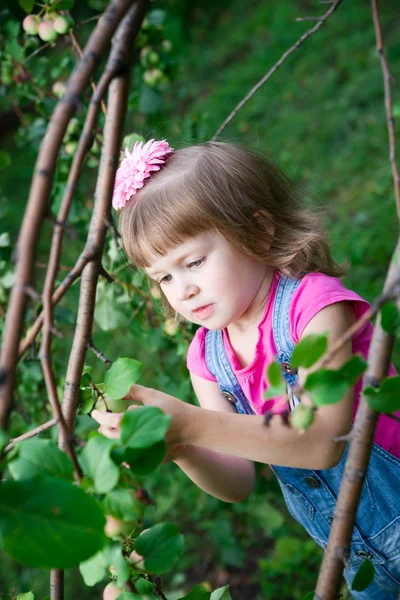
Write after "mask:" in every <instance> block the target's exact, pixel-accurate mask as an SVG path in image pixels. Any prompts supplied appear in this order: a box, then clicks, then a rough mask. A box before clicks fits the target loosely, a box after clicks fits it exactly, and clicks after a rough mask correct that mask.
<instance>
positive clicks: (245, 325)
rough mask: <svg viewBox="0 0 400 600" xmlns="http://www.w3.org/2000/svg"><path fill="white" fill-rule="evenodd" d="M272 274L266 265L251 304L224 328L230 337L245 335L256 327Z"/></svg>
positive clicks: (262, 310) (262, 312)
mask: <svg viewBox="0 0 400 600" xmlns="http://www.w3.org/2000/svg"><path fill="white" fill-rule="evenodd" d="M273 276H274V270H273V269H271V268H269V267H266V270H265V275H264V277H263V278H262V280H261V283H260V287H259V288H258V291H257V293H256V295H255V296H254V298H253V300H252V302H251V304H250V305H249V306H248V308H247V310H246V311H245V312H244V313H243V314H242V315H241V316H240V317H239V319H236V321H234V322H233V323H230V324H229V325H228V326H227V328H226V329H227V332H228V334H229V336H230V337H231V336H233V337H237V336H240V335H246V334H247V333H249V332H250V331H252V330H254V329H258V325H259V323H260V321H261V319H262V317H263V315H264V311H265V305H266V303H267V301H268V296H269V292H270V289H271V283H272V278H273Z"/></svg>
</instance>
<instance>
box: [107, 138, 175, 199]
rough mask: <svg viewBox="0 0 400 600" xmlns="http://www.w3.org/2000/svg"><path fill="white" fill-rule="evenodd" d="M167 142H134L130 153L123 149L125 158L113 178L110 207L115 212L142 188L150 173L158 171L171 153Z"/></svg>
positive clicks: (171, 150)
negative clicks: (111, 206)
mask: <svg viewBox="0 0 400 600" xmlns="http://www.w3.org/2000/svg"><path fill="white" fill-rule="evenodd" d="M173 150H174V149H173V148H171V147H170V146H169V145H168V142H166V141H165V140H161V141H159V142H157V141H154V140H149V141H148V142H147V143H146V144H144V145H143V142H136V144H135V146H134V148H133V150H132V152H129V150H128V149H127V148H126V149H125V158H124V160H123V161H122V163H121V166H120V167H119V169H117V173H116V176H115V184H114V192H113V198H112V205H113V207H114V208H115V209H116V210H120V209H121V208H124V206H126V205H127V204H128V202H129V200H130V199H131V198H132V196H134V195H135V194H136V192H137V191H138V190H140V189H141V188H142V187H143V186H144V180H145V179H147V177H150V174H151V172H152V171H159V170H160V168H161V167H160V165H162V164H163V163H165V158H166V157H167V156H168V155H169V154H171V152H173Z"/></svg>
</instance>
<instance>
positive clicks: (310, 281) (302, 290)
mask: <svg viewBox="0 0 400 600" xmlns="http://www.w3.org/2000/svg"><path fill="white" fill-rule="evenodd" d="M280 276H281V275H280V273H279V272H275V273H274V276H273V279H272V283H271V288H270V292H269V295H268V299H267V302H266V306H265V312H264V315H263V317H262V319H261V322H260V324H259V326H258V330H259V335H258V341H257V344H256V349H255V356H254V359H253V361H252V362H251V363H250V364H249V365H248V366H247V367H245V368H242V367H241V365H240V363H239V361H238V359H237V357H236V355H235V352H234V350H233V348H232V346H231V344H230V341H229V336H228V334H227V331H226V330H225V329H223V331H222V335H223V341H224V346H225V350H226V353H227V356H228V359H229V362H230V364H231V366H232V368H233V372H234V373H235V375H236V377H237V380H238V382H239V384H240V386H241V388H242V390H243V393H244V394H245V396H246V398H247V400H248V401H249V403H250V404H251V406H252V408H253V410H254V412H255V413H256V414H258V415H263V414H264V413H265V412H266V411H267V410H274V407H275V405H277V404H279V402H280V401H281V399H280V398H272V399H270V400H264V392H265V390H266V389H267V388H268V387H269V382H268V378H267V374H266V370H267V367H268V366H269V365H270V364H271V362H273V361H274V360H275V358H276V356H277V354H278V352H277V349H276V346H275V341H274V336H273V331H272V312H273V306H274V300H275V294H276V289H277V285H278V282H279V279H280ZM343 300H347V301H350V302H352V304H353V307H354V310H355V312H356V315H357V318H360V317H361V316H362V315H363V314H364V313H365V312H366V311H367V310H368V308H369V304H368V302H367V301H366V300H363V299H362V298H360V296H358V295H357V294H356V293H355V292H352V291H350V290H347V289H346V288H345V287H344V286H343V284H342V283H341V282H340V281H339V280H338V279H336V278H334V277H329V276H328V275H324V274H322V273H310V274H309V275H306V276H305V277H303V279H302V281H301V283H300V285H299V286H298V287H297V289H296V290H295V291H294V292H293V296H292V299H291V303H290V310H289V321H290V332H291V336H292V339H293V341H294V342H295V343H298V342H299V341H300V339H301V336H302V334H303V331H304V328H305V327H306V325H307V324H308V323H309V321H310V320H311V319H312V318H313V317H314V316H315V315H316V314H317V313H318V312H319V311H320V310H321V309H322V308H324V307H325V306H328V305H329V304H334V303H335V302H341V301H343ZM207 331H208V330H207V329H206V328H205V327H200V328H199V329H198V330H197V331H196V334H195V336H194V338H193V340H192V342H191V344H190V346H189V351H188V356H187V367H188V369H189V371H191V372H192V373H194V374H195V375H198V376H199V377H202V378H204V379H209V380H210V381H216V379H215V377H214V376H213V375H212V374H211V373H210V371H209V370H208V368H207V364H206V359H205V336H206V333H207ZM372 332H373V325H372V323H371V322H367V323H366V324H365V325H364V326H363V328H362V329H360V330H359V331H358V332H357V333H356V334H355V335H354V337H353V353H354V354H359V355H361V356H362V357H363V358H364V359H367V355H368V348H369V344H370V341H371V337H372ZM395 374H396V371H395V369H394V367H393V366H392V365H391V367H390V371H389V375H395ZM361 389H362V378H361V377H360V379H359V381H358V382H357V384H356V385H355V395H354V397H355V402H354V411H353V419H354V415H355V412H356V410H357V406H358V402H359V398H360V392H361ZM285 408H287V405H286V406H282V405H280V406H277V407H276V408H275V412H280V411H282V410H284V409H285ZM396 414H397V415H398V416H400V413H396ZM374 439H375V442H376V443H377V444H379V445H380V446H382V448H384V449H385V450H387V451H388V452H390V453H391V454H393V455H395V456H397V457H399V458H400V423H399V422H397V421H395V420H393V419H390V418H389V417H387V416H386V415H381V416H380V417H379V420H378V425H377V428H376V432H375V438H374Z"/></svg>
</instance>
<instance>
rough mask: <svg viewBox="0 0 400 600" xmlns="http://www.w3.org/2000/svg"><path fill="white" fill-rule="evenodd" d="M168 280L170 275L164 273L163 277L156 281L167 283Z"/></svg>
mask: <svg viewBox="0 0 400 600" xmlns="http://www.w3.org/2000/svg"><path fill="white" fill-rule="evenodd" d="M168 278H169V279H168ZM170 281H171V275H165V276H164V277H162V278H161V279H160V281H159V282H158V283H159V284H160V285H161V284H162V283H169V282H170Z"/></svg>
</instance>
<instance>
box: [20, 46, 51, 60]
mask: <svg viewBox="0 0 400 600" xmlns="http://www.w3.org/2000/svg"><path fill="white" fill-rule="evenodd" d="M49 46H50V42H46V44H42V46H40V47H39V48H36V50H35V51H34V52H32V54H29V56H27V57H26V59H25V60H24V64H25V63H27V62H28V60H31V58H33V57H34V56H36V55H37V54H39V53H40V52H42V51H43V50H45V49H46V48H48V47H49Z"/></svg>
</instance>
